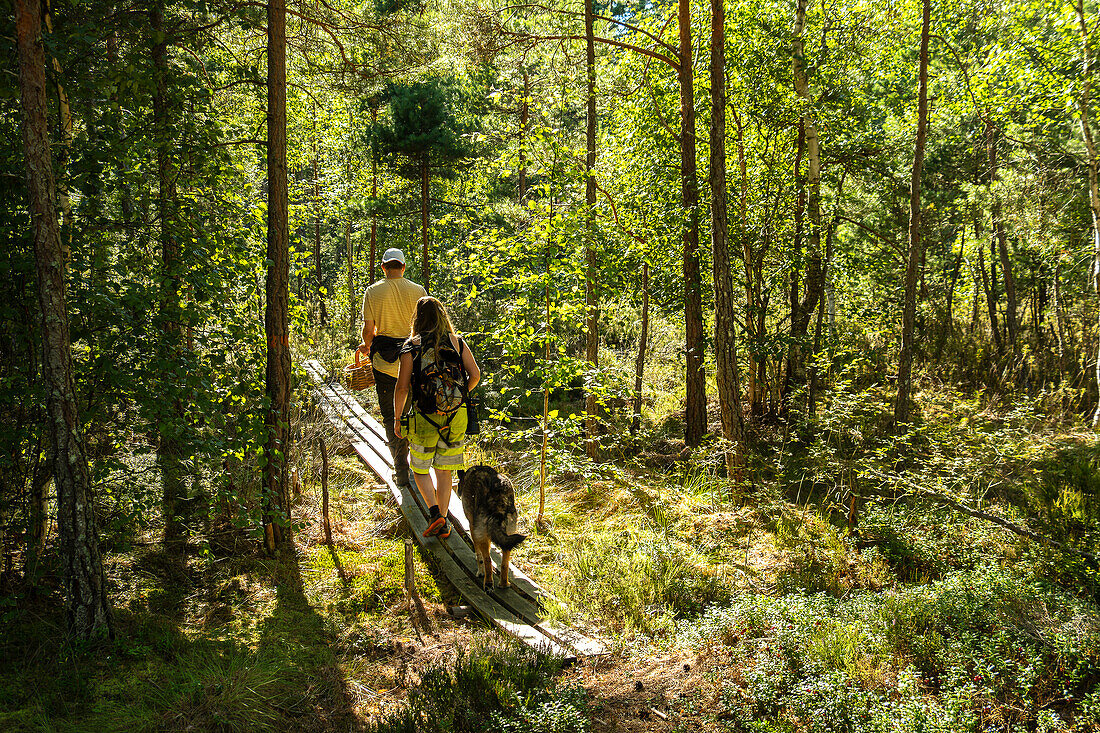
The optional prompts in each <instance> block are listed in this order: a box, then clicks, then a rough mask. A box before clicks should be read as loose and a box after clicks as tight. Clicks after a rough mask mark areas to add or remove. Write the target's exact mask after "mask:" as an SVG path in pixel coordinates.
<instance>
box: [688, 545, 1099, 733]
mask: <svg viewBox="0 0 1100 733" xmlns="http://www.w3.org/2000/svg"><path fill="white" fill-rule="evenodd" d="M1098 619H1100V612H1098V609H1097V608H1096V606H1095V605H1094V604H1092V603H1091V602H1090V601H1088V600H1083V599H1079V598H1075V597H1073V596H1071V595H1069V594H1067V593H1065V592H1064V591H1061V590H1059V589H1058V588H1056V587H1053V586H1051V585H1050V584H1049V583H1045V582H1043V581H1041V580H1038V579H1036V578H1034V577H1032V576H1027V575H1021V574H1019V573H1014V572H1012V571H1009V570H1004V569H1001V568H997V567H983V568H979V569H977V570H974V571H968V572H955V573H950V574H949V575H948V576H947V577H945V578H944V579H943V580H941V581H937V582H935V583H931V584H928V585H922V586H913V587H909V588H902V589H895V590H892V591H888V592H882V593H857V594H853V595H852V596H851V597H850V598H848V599H845V600H840V599H837V598H834V597H831V596H829V595H827V594H825V593H818V594H815V595H788V596H784V597H780V598H772V597H768V596H762V595H756V594H753V595H744V596H740V597H738V598H737V599H736V601H735V602H734V603H733V605H731V606H730V607H728V608H723V609H710V610H709V611H708V612H707V613H706V614H704V615H703V616H702V617H701V618H700V619H698V620H697V621H695V622H694V623H692V624H690V625H689V624H683V625H682V626H681V629H680V633H681V638H682V639H683V640H684V641H686V642H687V643H688V644H690V645H692V646H699V647H704V646H710V647H711V649H712V651H713V652H714V653H711V654H708V655H707V656H708V657H710V658H716V659H717V658H728V659H730V660H731V661H730V664H731V665H732V666H733V667H734V668H735V670H737V671H736V672H735V673H734V674H727V675H719V678H720V679H724V680H732V679H734V678H739V679H740V680H741V683H742V685H743V689H735V687H734V686H730V685H729V683H728V682H727V683H726V686H725V687H723V688H722V689H720V690H719V694H720V698H721V700H722V704H723V709H724V711H725V715H727V716H729V717H730V718H732V719H734V720H737V721H739V722H740V724H741V725H742V727H744V728H746V729H750V730H753V729H754V730H790V729H792V728H794V729H797V730H813V731H825V730H832V731H879V730H902V731H918V730H920V731H930V730H933V731H960V730H973V731H978V730H986V729H990V728H993V727H996V728H999V729H1005V730H1008V729H1012V727H1013V726H1021V729H1033V730H1036V729H1044V728H1045V729H1050V730H1054V729H1061V728H1059V726H1063V724H1064V721H1068V720H1072V719H1074V717H1077V718H1078V719H1079V720H1078V724H1079V727H1078V730H1088V728H1087V726H1088V725H1090V724H1091V723H1090V722H1088V721H1091V720H1092V719H1093V718H1094V717H1095V716H1096V714H1097V711H1098V710H1100V705H1098V704H1097V699H1096V685H1097V682H1098V681H1100V620H1098ZM719 648H724V649H725V653H724V654H720V653H718V649H719ZM930 691H933V692H934V693H935V694H934V695H930V694H929V692H930ZM1075 701H1080V702H1079V704H1076V705H1075ZM1090 716H1091V717H1090Z"/></svg>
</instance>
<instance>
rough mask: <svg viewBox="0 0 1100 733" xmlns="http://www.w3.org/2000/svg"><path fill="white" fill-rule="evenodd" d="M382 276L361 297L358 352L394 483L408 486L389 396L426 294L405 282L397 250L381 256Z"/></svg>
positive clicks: (403, 446) (405, 450)
mask: <svg viewBox="0 0 1100 733" xmlns="http://www.w3.org/2000/svg"><path fill="white" fill-rule="evenodd" d="M382 272H383V273H384V274H385V275H386V276H385V277H384V278H383V279H381V280H379V281H378V282H376V283H374V284H373V285H371V286H370V287H368V288H367V291H366V292H365V293H363V343H361V344H360V345H359V351H360V352H362V353H364V354H370V356H371V366H372V367H373V371H374V384H375V388H376V389H377V390H378V404H379V406H380V409H381V411H382V424H383V425H385V426H386V440H388V441H389V446H390V451H391V452H392V453H393V472H394V482H395V483H397V484H398V485H399V486H409V485H410V482H409V441H408V439H407V438H401V439H399V438H398V437H397V436H396V434H395V433H394V430H393V392H394V388H395V387H396V386H397V375H398V373H399V372H400V358H401V357H400V351H401V345H402V344H404V343H405V339H406V338H408V336H409V329H410V328H411V325H412V318H413V313H415V312H416V301H418V300H420V298H422V297H424V296H425V295H427V291H425V290H424V288H423V287H421V286H420V285H417V284H416V283H414V282H412V281H411V280H406V279H405V253H404V252H402V251H401V250H399V249H393V248H391V249H387V250H386V251H385V253H383V255H382Z"/></svg>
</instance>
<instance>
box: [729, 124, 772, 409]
mask: <svg viewBox="0 0 1100 733" xmlns="http://www.w3.org/2000/svg"><path fill="white" fill-rule="evenodd" d="M731 112H732V113H733V119H734V122H735V123H736V125H737V164H738V168H739V169H740V173H741V181H740V191H739V196H738V199H739V205H740V206H739V211H738V213H739V215H740V216H739V218H738V222H737V236H738V237H739V238H740V239H741V260H742V263H743V264H744V267H745V340H746V342H748V347H747V348H746V355H747V356H746V359H747V361H748V364H747V366H748V368H747V369H746V371H747V372H748V380H747V385H746V389H745V391H746V395H745V397H746V399H747V400H748V402H749V413H750V414H751V415H761V414H763V411H764V410H763V403H762V400H761V397H762V394H761V389H760V386H759V384H758V383H757V378H756V374H757V369H758V366H759V365H758V361H762V360H758V358H757V355H756V353H755V347H754V346H753V344H755V343H756V339H757V330H756V314H757V312H758V311H759V308H760V305H759V303H760V279H759V277H758V273H757V270H756V268H755V267H754V265H753V263H754V262H755V258H754V256H753V251H752V242H751V241H750V240H749V235H748V232H747V231H746V230H745V221H746V218H747V217H748V210H749V174H748V162H747V161H746V159H745V128H744V125H743V124H742V122H741V116H740V115H738V114H737V110H735V109H731Z"/></svg>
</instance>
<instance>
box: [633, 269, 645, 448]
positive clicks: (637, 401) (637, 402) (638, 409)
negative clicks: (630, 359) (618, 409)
mask: <svg viewBox="0 0 1100 733" xmlns="http://www.w3.org/2000/svg"><path fill="white" fill-rule="evenodd" d="M648 342H649V263H648V262H643V263H642V332H641V333H640V334H638V357H637V358H636V359H635V360H634V414H633V415H632V416H631V419H630V434H631V435H636V434H637V432H638V428H639V427H641V424H642V378H643V375H644V372H645V354H646V349H647V348H648V346H649V343H648Z"/></svg>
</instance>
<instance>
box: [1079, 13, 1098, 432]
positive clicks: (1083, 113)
mask: <svg viewBox="0 0 1100 733" xmlns="http://www.w3.org/2000/svg"><path fill="white" fill-rule="evenodd" d="M1073 9H1074V11H1075V12H1076V14H1077V26H1078V28H1079V30H1080V32H1081V96H1080V97H1078V99H1077V109H1078V112H1079V118H1078V124H1079V127H1080V128H1081V138H1082V139H1083V140H1084V141H1085V151H1086V152H1087V153H1088V156H1089V211H1090V212H1091V213H1092V252H1093V255H1092V278H1093V290H1094V291H1095V292H1096V294H1097V297H1100V187H1098V185H1097V177H1098V175H1097V173H1098V171H1100V158H1098V157H1097V155H1096V144H1095V142H1094V140H1093V137H1092V123H1091V122H1090V121H1089V110H1090V107H1091V104H1092V99H1091V96H1092V81H1091V79H1092V77H1091V75H1092V71H1093V70H1092V68H1091V67H1092V54H1091V52H1090V50H1089V27H1088V22H1087V21H1086V20H1085V8H1084V0H1077V1H1076V2H1075V3H1074V4H1073ZM1097 313H1098V315H1097V318H1098V319H1100V311H1097ZM1097 325H1098V328H1097V333H1098V334H1100V320H1098V323H1097ZM1096 348H1097V352H1096V359H1095V361H1096V371H1095V378H1096V386H1097V390H1098V391H1100V339H1098V342H1097V347H1096ZM1092 426H1093V427H1094V428H1095V427H1097V426H1100V402H1097V405H1096V410H1095V411H1094V412H1093V414H1092Z"/></svg>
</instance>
